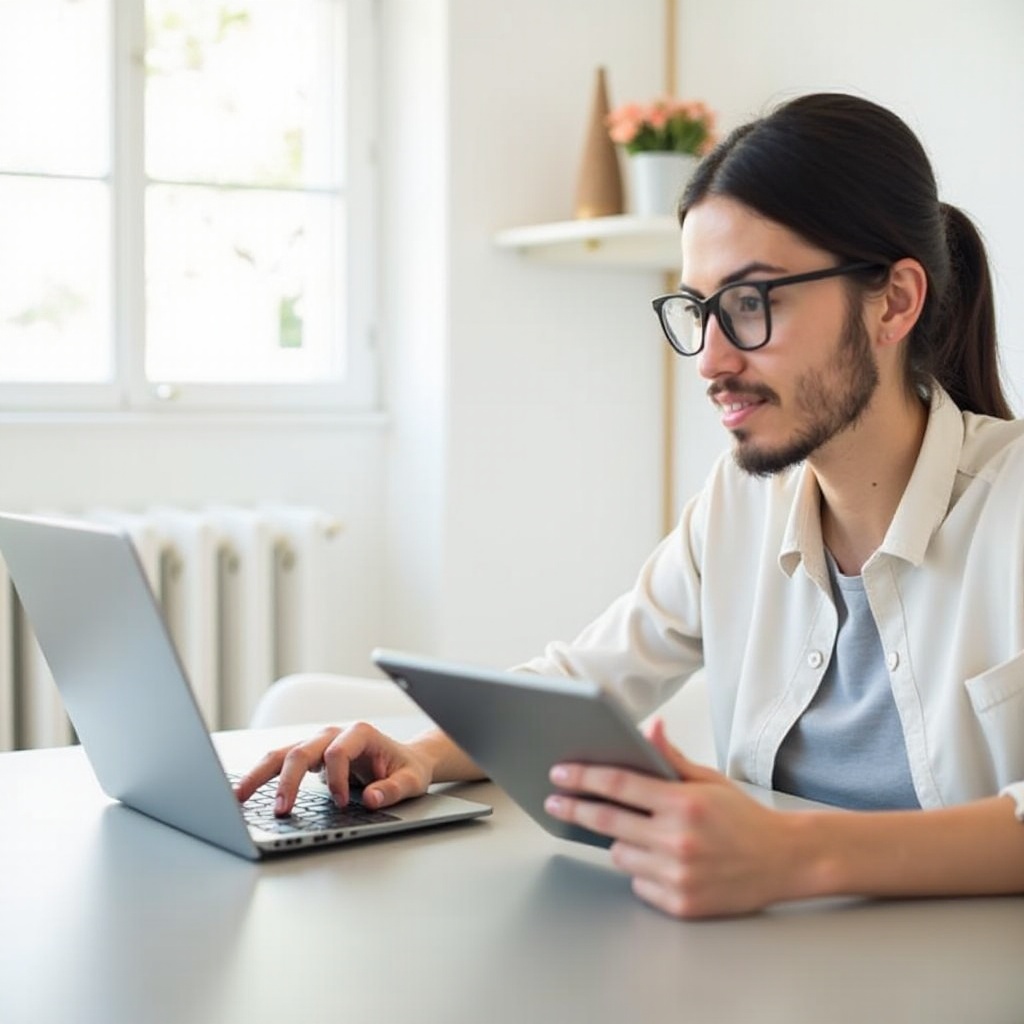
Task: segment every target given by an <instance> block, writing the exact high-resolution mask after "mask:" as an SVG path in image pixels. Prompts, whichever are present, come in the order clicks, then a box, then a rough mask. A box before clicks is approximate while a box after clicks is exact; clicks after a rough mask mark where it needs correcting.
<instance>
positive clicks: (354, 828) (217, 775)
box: [0, 515, 491, 860]
mask: <svg viewBox="0 0 1024 1024" xmlns="http://www.w3.org/2000/svg"><path fill="white" fill-rule="evenodd" d="M0 553H2V554H3V557H4V560H5V561H6V563H7V568H8V571H9V572H10V575H11V578H12V579H13V581H14V585H15V588H16V589H17V591H18V596H19V598H20V599H21V603H22V605H23V607H24V609H25V612H26V614H27V615H28V618H29V621H30V622H31V623H32V626H33V628H34V630H35V633H36V637H37V639H38V641H39V645H40V647H41V648H42V651H43V654H44V656H45V657H46V660H47V662H48V664H49V666H50V671H51V672H52V673H53V677H54V679H55V680H56V683H57V687H58V689H59V690H60V693H61V696H62V698H63V700H64V706H65V708H66V710H67V713H68V717H69V718H70V719H71V724H72V726H73V727H74V729H75V732H76V734H77V736H78V739H79V741H80V742H81V744H82V747H83V748H84V750H85V753H86V755H87V756H88V758H89V760H90V762H91V764H92V767H93V770H94V771H95V773H96V777H97V779H98V780H99V783H100V785H101V786H102V787H103V789H104V791H105V792H106V793H107V794H108V795H110V796H111V797H113V798H114V799H116V800H120V801H121V802H122V803H123V804H125V805H127V806H128V807H131V808H133V809H135V810H137V811H141V812H142V813H143V814H147V815H149V816H150V817H152V818H156V819H157V820H159V821H161V822H164V823H165V824H167V825H172V826H173V827H175V828H178V829H181V830H182V831H184V832H187V833H189V834H191V835H193V836H196V837H198V838H199V839H204V840H206V841H207V842H210V843H213V844H215V845H217V846H221V847H223V848H224V849H226V850H230V851H231V852H233V853H236V854H239V855H241V856H243V857H248V858H250V859H253V860H256V859H259V858H260V857H263V856H266V855H270V854H277V853H284V852H290V851H293V850H299V849H303V848H310V847H313V846H322V845H325V844H329V843H337V842H345V841H349V840H353V839H362V838H366V837H369V836H375V835H380V834H382V833H388V832H398V831H403V830H408V829H414V828H421V827H424V826H428V825H437V824H441V823H444V822H453V821H460V820H464V819H467V818H477V817H481V816H483V815H486V814H489V813H490V812H491V808H490V807H488V806H487V805H485V804H478V803H474V802H472V801H469V800H463V799H461V798H458V797H453V796H448V795H444V794H428V795H426V796H423V797H420V798H418V799H417V800H414V801H410V802H408V803H403V804H401V805H399V806H397V807H395V808H388V809H387V810H385V811H370V810H368V809H364V808H362V807H360V806H358V805H355V806H352V805H350V807H349V808H337V807H335V806H334V804H333V802H332V801H331V799H330V797H329V796H328V795H327V794H326V791H325V790H324V789H323V788H322V787H321V788H320V789H319V790H317V789H316V787H315V785H313V786H310V787H309V788H308V789H305V790H304V793H303V796H302V801H303V805H304V806H303V808H302V809H297V810H296V812H294V813H293V814H292V815H291V816H289V817H288V818H284V819H278V818H275V817H274V815H273V812H272V809H271V808H270V806H269V801H268V800H267V799H266V798H267V797H269V793H266V792H264V793H263V794H260V793H257V795H256V796H255V797H254V799H253V800H250V801H249V802H248V803H247V804H246V806H245V808H244V809H243V807H242V806H240V805H239V803H238V800H237V799H236V798H235V795H234V792H233V790H232V788H231V783H230V780H229V779H228V776H227V775H226V774H225V771H224V768H223V766H222V764H221V762H220V759H219V758H218V756H217V753H216V751H215V749H214V746H213V743H212V741H211V739H210V735H209V733H208V731H207V729H206V725H205V724H204V722H203V720H202V717H201V715H200V713H199V709H198V707H197V705H196V702H195V699H194V697H193V694H192V688H191V686H190V685H189V682H188V679H187V677H186V675H185V670H184V668H183V666H182V664H181V661H180V660H179V658H178V654H177V651H176V649H175V646H174V643H173V641H172V640H171V637H170V634H169V632H168V630H167V627H166V624H165V623H164V620H163V617H162V615H161V613H160V608H159V605H158V604H157V601H156V599H155V597H154V595H153V592H152V590H151V589H150V587H149V583H148V581H147V580H146V576H145V573H144V572H143V569H142V565H141V564H140V562H139V559H138V556H137V554H136V552H135V547H134V545H133V543H132V541H131V538H130V537H129V536H128V535H127V534H126V533H124V532H123V531H121V530H118V529H116V528H111V527H108V526H102V525H98V524H94V523H91V522H80V521H77V520H64V519H48V518H42V517H36V516H16V515H0ZM271 785H272V784H271ZM261 798H262V799H261ZM261 804H264V806H262V807H261V806H260V805H261ZM250 805H252V806H250ZM305 805H310V806H308V807H306V806H305ZM247 819H248V820H247Z"/></svg>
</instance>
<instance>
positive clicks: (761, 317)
mask: <svg viewBox="0 0 1024 1024" xmlns="http://www.w3.org/2000/svg"><path fill="white" fill-rule="evenodd" d="M713 298H717V301H716V302H713V303H712V304H711V309H710V310H707V312H709V313H712V314H714V315H716V316H717V317H718V322H719V324H720V325H721V327H722V330H723V331H725V333H726V335H727V336H728V337H729V339H730V340H731V341H732V342H733V344H735V345H737V346H739V347H740V348H758V347H760V346H761V345H763V344H764V343H765V342H766V341H767V340H768V315H767V303H766V302H765V298H764V296H763V295H762V293H761V290H760V289H759V288H757V287H755V286H753V285H750V284H745V283H740V284H737V285H734V286H732V287H728V288H725V289H723V290H722V291H721V292H719V293H718V295H717V296H716V297H713ZM715 307H717V308H715ZM662 316H663V319H664V322H665V325H666V327H667V328H668V330H669V332H670V333H671V335H672V338H673V340H674V341H675V343H676V346H677V347H678V349H679V350H680V351H681V352H685V353H686V354H688V355H692V354H694V353H696V352H699V351H700V347H701V341H702V338H703V332H704V317H705V308H704V307H702V306H701V304H700V303H698V302H697V301H695V300H694V299H692V298H690V297H689V296H686V295H674V296H672V297H671V298H670V299H669V300H668V301H667V302H666V303H665V304H664V306H663V307H662Z"/></svg>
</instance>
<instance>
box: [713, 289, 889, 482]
mask: <svg viewBox="0 0 1024 1024" xmlns="http://www.w3.org/2000/svg"><path fill="white" fill-rule="evenodd" d="M726 387H727V388H728V382H726ZM877 387H878V366H877V365H876V363H875V360H874V357H873V356H872V354H871V341H870V338H869V337H868V332H867V329H866V328H865V327H864V323H863V321H862V320H861V319H860V314H859V311H855V310H853V309H851V310H850V313H849V315H848V316H847V318H846V323H845V325H844V327H843V334H842V337H841V339H840V342H839V347H838V348H837V350H836V352H835V354H834V355H833V356H832V358H831V359H830V360H829V361H828V363H827V364H826V365H825V366H824V367H822V368H820V369H817V370H808V371H807V372H806V373H804V374H803V375H801V376H800V377H799V378H798V380H797V382H796V388H795V389H794V394H795V395H796V399H795V401H796V406H797V408H798V410H799V411H800V412H801V413H802V414H803V415H802V419H803V421H804V425H803V426H802V427H800V429H799V430H798V431H797V432H796V435H795V436H794V437H793V438H792V439H791V440H790V441H789V442H788V443H787V444H785V445H783V446H782V447H780V448H775V449H767V448H758V447H757V446H756V445H754V444H753V443H751V442H750V441H749V434H748V432H747V431H745V430H742V429H740V430H736V431H734V432H733V436H734V437H735V439H736V447H735V449H734V451H733V457H734V458H735V460H736V464H737V465H738V466H739V467H740V469H742V470H744V471H745V472H747V473H749V474H751V475H752V476H762V477H764V476H774V475H775V474H777V473H781V472H782V471H783V470H785V469H789V467H790V466H795V465H797V463H800V462H803V461H804V460H805V459H807V458H808V456H810V455H812V454H813V453H814V452H816V451H817V450H818V449H819V448H821V447H822V445H824V444H826V443H827V442H828V441H831V440H832V438H833V437H835V436H836V435H837V434H841V433H842V432H843V431H844V430H849V429H851V428H852V427H854V426H855V425H856V424H857V421H858V420H859V419H860V417H861V416H862V415H863V413H864V410H865V409H866V408H867V407H868V404H869V403H870V402H871V398H872V396H873V395H874V393H875V390H876V389H877ZM734 389H735V390H737V391H739V392H742V393H744V394H749V395H754V396H756V397H758V398H761V399H763V400H764V401H767V402H773V403H775V404H778V402H779V398H778V395H776V394H775V392H774V391H772V390H771V388H768V387H766V386H765V385H748V386H744V385H741V384H740V383H739V382H736V383H735V384H734Z"/></svg>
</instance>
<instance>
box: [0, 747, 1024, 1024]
mask: <svg viewBox="0 0 1024 1024" xmlns="http://www.w3.org/2000/svg"><path fill="white" fill-rule="evenodd" d="M295 733H296V730H295V729H289V730H283V731H282V730H274V731H273V732H263V733H227V734H222V735H221V736H220V737H218V745H219V747H220V749H221V751H222V754H223V756H224V759H225V761H226V762H227V763H228V764H229V766H231V767H238V766H242V765H245V764H248V763H249V762H250V761H251V760H252V759H254V758H255V757H256V756H257V755H258V754H259V753H261V752H263V751H264V750H265V749H267V747H268V746H269V745H271V744H276V743H278V742H281V741H282V737H283V736H285V737H287V736H291V735H294V734H295ZM299 734H303V730H299ZM466 792H467V794H468V795H471V796H472V797H473V798H474V799H479V800H483V801H485V802H488V803H492V804H493V805H494V808H495V812H494V815H493V816H492V817H491V818H488V819H484V820H482V821H479V822H473V823H466V824H460V825H455V826H442V827H440V828H438V829H435V830H431V831H428V832H424V833H420V834H418V835H407V836H394V837H389V838H382V839H378V840H373V841H368V842H363V843H354V844H352V845H349V846H341V847H335V848H334V849H331V850H315V851H312V852H308V853H302V854H296V855H294V856H290V857H287V858H284V859H281V860H278V861H275V862H267V863H263V864H251V863H249V862H247V861H245V860H242V859H240V858H237V857H234V856H232V855H231V854H228V853H224V852H222V851H220V850H218V849H216V848H214V847H210V846H207V845H206V844H204V843H202V842H199V841H197V840H195V839H192V838H190V837H188V836H185V835H183V834H181V833H178V832H175V831H174V830H172V829H169V828H167V827H166V826H163V825H159V824H157V823H155V822H152V821H150V820H149V819H147V818H145V817H142V816H141V815H138V814H136V813H135V812H133V811H130V810H127V809H125V808H123V807H121V806H119V805H116V804H113V803H111V802H110V801H109V800H108V799H107V798H106V797H105V796H104V795H103V794H102V793H101V791H100V790H99V788H98V786H97V784H96V782H95V780H94V778H93V776H92V772H91V770H90V769H89V767H88V763H87V762H86V760H85V758H84V756H83V755H82V753H81V751H80V750H78V749H77V748H68V749H57V750H46V751H32V752H26V753H16V754H3V755H0V809H2V813H3V830H4V838H3V841H2V843H0V1021H2V1022H3V1024H56V1022H60V1024H164V1022H174V1024H193V1022H203V1024H205V1022H209V1024H236V1022H237V1024H243V1022H245V1024H262V1022H264V1021H289V1022H295V1024H319V1022H322V1021H324V1022H326V1021H345V1022H353V1024H354V1022H363V1021H371V1020H372V1021H374V1022H391V1021H410V1022H412V1021H416V1022H424V1024H434V1022H438V1024H440V1022H445V1024H463V1022H465V1024H505V1022H513V1021H516V1022H518V1021H522V1022H527V1024H548V1022H552V1024H555V1022H557V1024H562V1022H568V1024H575V1022H581V1024H582V1022H587V1024H601V1022H604V1021H608V1022H611V1021H615V1022H634V1021H673V1022H679V1021H696V1022H701V1024H705V1022H716V1024H717V1022H731V1021H736V1022H743V1024H750V1022H755V1021H756V1022H761V1024H771V1022H776V1021H778V1022H783V1021H784V1022H786V1024H793V1022H797V1021H813V1022H815V1024H824V1022H831V1021H851V1022H853V1021H856V1022H857V1024H865V1022H875V1021H898V1022H900V1024H906V1022H912V1021H922V1022H924V1021H927V1022H928V1024H942V1022H947V1021H948V1022H955V1024H984V1022H1003V1024H1010V1022H1018V1024H1019V1022H1020V1021H1024V899H1021V898H1003V899H962V900H920V901H900V902H887V903H875V902H864V901H855V900H833V901H817V902H813V903H804V904H800V905H787V906H784V907H779V908H776V909H774V910H771V911H769V912H766V913H761V914H757V915H753V916H750V917H746V918H741V919H735V920H722V921H708V922H680V921H676V920H673V919H670V918H668V917H666V916H663V915H662V914H660V913H658V912H657V911H655V910H652V909H650V908H648V907H647V906H645V905H644V904H642V903H641V902H639V901H638V900H637V899H636V898H635V897H634V896H633V895H632V894H631V892H630V890H629V885H628V882H627V880H626V879H625V878H623V877H622V876H621V875H619V874H618V873H617V872H615V871H614V870H613V869H612V868H610V867H609V865H608V861H607V855H606V854H605V853H604V852H603V851H599V850H596V849H591V848H587V847H583V846H580V845H577V844H569V843H565V842H562V841H560V840H556V839H553V838H551V837H549V836H548V835H547V834H546V833H544V832H543V831H542V830H541V829H539V828H538V827H537V826H536V825H535V824H534V823H533V822H532V821H530V819H529V818H527V817H526V816H525V815H524V814H522V813H521V812H520V811H519V810H518V809H517V808H516V807H515V806H514V805H513V804H511V803H510V801H508V799H507V798H505V797H504V795H503V794H502V793H501V792H500V791H498V790H497V789H496V787H494V786H492V785H489V784H483V783H481V784H474V785H472V786H468V787H466ZM30 826H31V827H30Z"/></svg>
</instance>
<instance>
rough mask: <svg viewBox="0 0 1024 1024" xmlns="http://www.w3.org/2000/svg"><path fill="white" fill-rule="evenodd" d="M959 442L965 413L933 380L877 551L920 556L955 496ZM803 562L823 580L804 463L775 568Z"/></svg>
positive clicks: (811, 480) (814, 505) (813, 485)
mask: <svg viewBox="0 0 1024 1024" xmlns="http://www.w3.org/2000/svg"><path fill="white" fill-rule="evenodd" d="M963 443H964V423H963V416H962V415H961V412H960V410H959V409H958V408H957V406H956V404H955V403H954V402H953V400H952V399H951V398H950V397H949V395H948V394H946V392H945V391H944V390H943V388H942V387H940V386H939V385H938V384H937V383H933V385H932V395H931V402H930V405H929V410H928V425H927V427H926V428H925V434H924V440H923V441H922V443H921V451H920V452H919V453H918V456H917V462H916V463H915V464H914V471H913V473H911V475H910V480H909V481H908V483H907V487H906V490H905V491H904V492H903V497H902V498H901V499H900V503H899V505H898V507H897V508H896V514H895V515H894V516H893V519H892V522H891V523H890V524H889V529H888V531H887V532H886V535H885V538H884V540H883V541H882V544H881V546H880V547H879V552H881V553H884V554H888V555H893V556H895V557H897V558H902V559H904V560H905V561H907V562H910V563H911V564H912V565H920V564H921V563H922V562H923V561H924V555H925V551H926V550H927V548H928V544H929V542H930V541H931V539H932V536H933V535H934V533H935V531H936V530H937V529H938V528H939V526H940V525H941V524H942V521H943V519H944V518H945V516H946V512H947V511H948V509H949V505H950V502H951V501H952V498H953V486H954V483H955V482H956V474H957V469H958V467H959V464H960V455H961V451H962V449H963ZM801 561H803V562H804V563H805V568H806V571H807V574H808V575H809V576H810V577H811V578H812V579H815V580H818V581H819V582H822V581H827V579H828V575H827V573H828V570H827V566H826V564H825V556H824V543H823V541H822V537H821V490H820V489H819V487H818V480H817V477H816V476H815V474H814V470H813V469H811V467H810V466H809V465H807V464H806V463H804V465H803V466H802V467H801V469H800V479H799V482H798V485H797V493H796V500H795V501H794V502H793V506H792V508H791V509H790V513H789V520H788V522H787V523H786V531H785V534H784V535H783V538H782V546H781V548H780V550H779V567H780V568H781V569H782V571H783V572H784V573H785V574H786V575H787V576H792V575H793V573H794V572H795V571H796V567H797V566H798V565H799V564H800V562H801Z"/></svg>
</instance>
